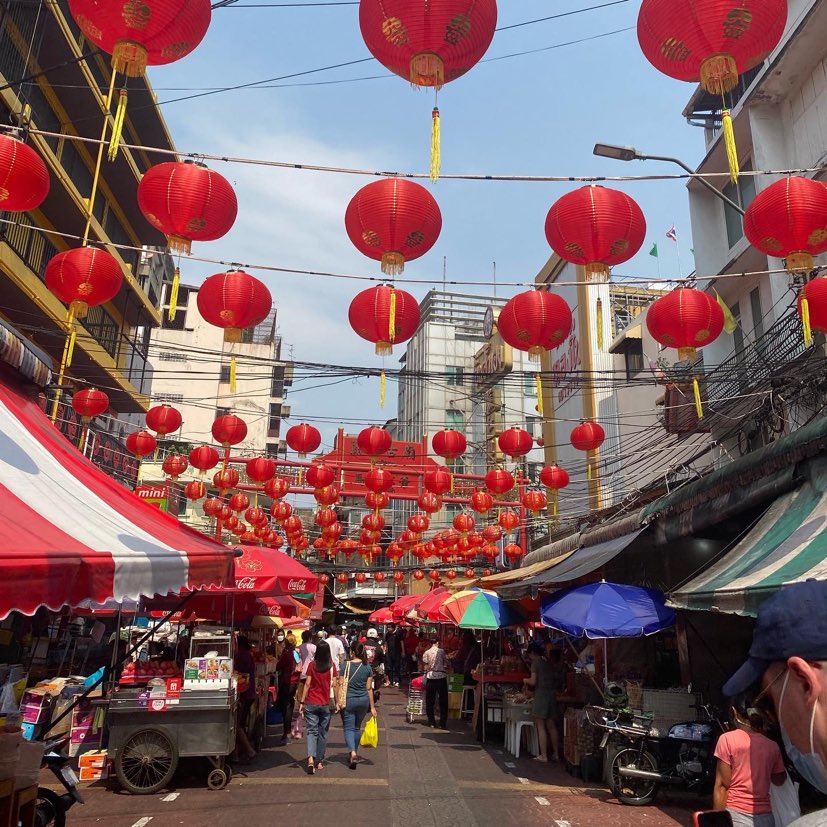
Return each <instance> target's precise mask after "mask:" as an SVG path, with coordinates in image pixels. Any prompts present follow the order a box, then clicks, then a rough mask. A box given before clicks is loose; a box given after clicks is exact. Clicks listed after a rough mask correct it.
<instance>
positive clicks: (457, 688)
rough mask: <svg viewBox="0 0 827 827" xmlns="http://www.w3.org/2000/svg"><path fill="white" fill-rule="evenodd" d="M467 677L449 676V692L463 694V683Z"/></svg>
mask: <svg viewBox="0 0 827 827" xmlns="http://www.w3.org/2000/svg"><path fill="white" fill-rule="evenodd" d="M464 678H465V676H464V675H461V674H459V673H457V674H455V675H448V691H449V692H462V683H463V680H464Z"/></svg>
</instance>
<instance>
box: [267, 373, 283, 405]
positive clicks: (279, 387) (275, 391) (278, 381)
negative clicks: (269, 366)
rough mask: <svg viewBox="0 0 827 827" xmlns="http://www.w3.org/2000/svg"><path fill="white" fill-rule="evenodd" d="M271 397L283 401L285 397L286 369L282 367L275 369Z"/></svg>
mask: <svg viewBox="0 0 827 827" xmlns="http://www.w3.org/2000/svg"><path fill="white" fill-rule="evenodd" d="M270 396H272V397H273V398H274V399H282V398H283V397H284V368H283V367H282V366H281V365H276V367H274V368H273V381H272V383H271V384H270Z"/></svg>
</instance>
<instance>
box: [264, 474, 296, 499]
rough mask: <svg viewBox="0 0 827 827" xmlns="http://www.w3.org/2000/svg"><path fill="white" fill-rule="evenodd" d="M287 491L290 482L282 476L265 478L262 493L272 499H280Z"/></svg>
mask: <svg viewBox="0 0 827 827" xmlns="http://www.w3.org/2000/svg"><path fill="white" fill-rule="evenodd" d="M289 491H290V482H289V481H288V480H286V479H284V477H273V479H271V480H267V482H265V483H264V493H265V494H266V495H267V496H268V497H272V498H273V499H274V500H280V499H281V498H282V497H286V496H287V494H288V492H289Z"/></svg>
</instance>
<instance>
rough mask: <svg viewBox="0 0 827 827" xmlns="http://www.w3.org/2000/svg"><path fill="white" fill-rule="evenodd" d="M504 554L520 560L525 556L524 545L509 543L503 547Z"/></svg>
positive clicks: (510, 558)
mask: <svg viewBox="0 0 827 827" xmlns="http://www.w3.org/2000/svg"><path fill="white" fill-rule="evenodd" d="M503 554H505V556H506V557H507V558H508V559H509V560H512V561H513V560H519V559H520V557H522V556H523V547H522V546H518V545H517V544H516V543H509V545H507V546H506V547H505V548H504V549H503Z"/></svg>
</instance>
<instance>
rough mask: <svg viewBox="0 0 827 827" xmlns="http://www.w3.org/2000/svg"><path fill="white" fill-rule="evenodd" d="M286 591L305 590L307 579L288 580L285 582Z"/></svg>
mask: <svg viewBox="0 0 827 827" xmlns="http://www.w3.org/2000/svg"><path fill="white" fill-rule="evenodd" d="M287 591H289V592H306V591H307V580H290V581H288V583H287Z"/></svg>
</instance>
